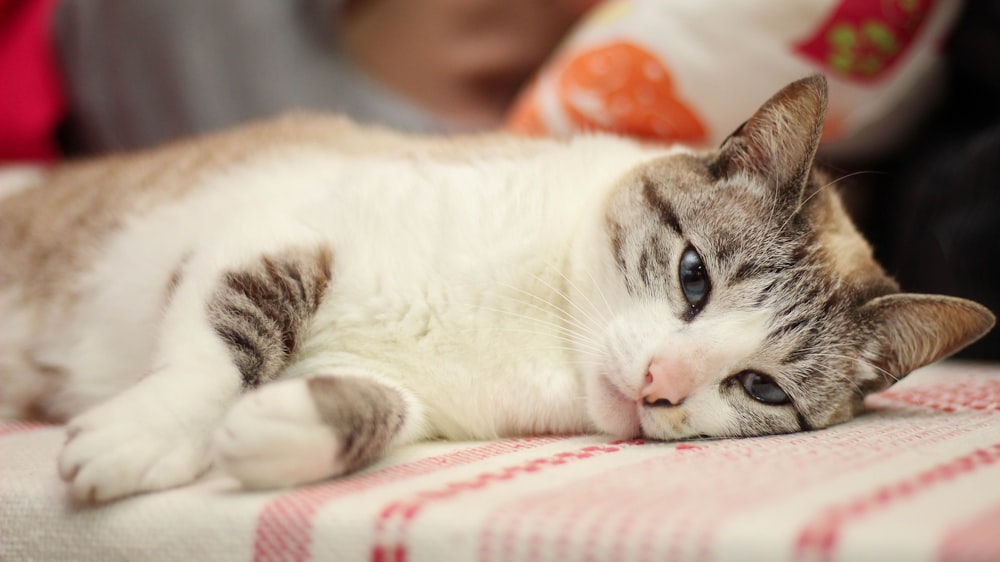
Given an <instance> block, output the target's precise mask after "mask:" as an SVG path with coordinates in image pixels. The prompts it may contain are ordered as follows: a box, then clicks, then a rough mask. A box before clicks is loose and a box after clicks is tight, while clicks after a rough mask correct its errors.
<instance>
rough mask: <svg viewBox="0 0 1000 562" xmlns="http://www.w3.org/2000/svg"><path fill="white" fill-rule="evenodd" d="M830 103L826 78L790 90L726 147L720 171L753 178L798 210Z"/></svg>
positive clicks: (814, 77)
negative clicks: (785, 195) (784, 197)
mask: <svg viewBox="0 0 1000 562" xmlns="http://www.w3.org/2000/svg"><path fill="white" fill-rule="evenodd" d="M826 102H827V87H826V78H825V77H824V76H823V75H821V74H815V75H812V76H809V77H807V78H803V79H801V80H798V81H796V82H792V83H791V84H789V85H788V86H785V87H784V88H782V89H781V91H779V92H778V93H777V94H775V95H774V96H773V97H772V98H771V99H769V100H767V102H765V103H764V105H762V106H761V107H760V109H758V110H757V112H756V113H755V114H754V116H753V117H751V118H750V119H749V120H748V121H747V122H746V123H744V124H743V125H740V127H739V128H738V129H736V131H735V132H734V133H733V134H732V135H730V136H729V138H727V139H726V140H725V142H723V143H722V147H721V148H720V149H719V156H718V159H717V160H716V162H715V168H716V170H717V172H718V173H719V174H720V175H721V176H723V177H725V176H730V175H734V174H738V173H740V172H743V173H748V174H750V175H752V176H755V177H756V178H757V179H758V180H759V181H760V180H763V181H764V183H765V184H767V185H768V186H769V187H771V188H773V189H776V190H780V191H781V192H783V193H786V194H787V195H788V196H789V197H790V198H791V199H792V203H793V204H795V206H798V203H799V202H800V201H801V198H802V192H803V189H804V187H805V185H806V180H807V179H808V178H809V171H810V169H811V168H812V162H813V157H814V156H815V155H816V149H817V148H818V147H819V139H820V135H821V133H822V132H823V118H824V116H825V114H826Z"/></svg>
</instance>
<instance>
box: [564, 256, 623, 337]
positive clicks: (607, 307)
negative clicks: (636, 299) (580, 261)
mask: <svg viewBox="0 0 1000 562" xmlns="http://www.w3.org/2000/svg"><path fill="white" fill-rule="evenodd" d="M553 269H554V270H555V272H556V273H558V274H559V276H560V277H562V278H563V279H565V280H566V284H567V286H569V288H570V289H572V290H574V291H576V293H578V294H579V295H580V296H581V297H583V300H585V301H586V302H587V304H588V305H590V308H591V309H592V310H593V311H594V314H596V315H597V318H596V320H599V321H600V322H601V323H602V324H603V323H605V322H606V321H607V319H608V318H609V317H610V316H611V315H612V308H611V304H610V303H609V302H608V299H607V298H606V297H605V296H604V291H602V290H601V289H600V285H598V284H597V281H596V280H594V276H593V275H592V274H591V272H590V270H589V269H588V270H585V271H586V273H587V277H589V278H590V281H591V283H593V285H594V287H596V288H597V290H598V294H599V295H600V297H601V300H602V301H603V302H604V312H602V311H601V310H600V309H599V308H598V307H597V305H596V304H595V303H594V301H593V300H591V299H590V297H588V296H587V294H586V293H584V292H583V290H582V289H580V287H578V286H577V284H576V283H575V282H574V281H573V280H572V279H570V278H569V276H568V275H566V274H565V273H563V272H562V270H561V269H560V268H558V267H554V268H553ZM567 300H569V299H567ZM570 302H574V301H572V300H570Z"/></svg>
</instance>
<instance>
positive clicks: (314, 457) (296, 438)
mask: <svg viewBox="0 0 1000 562" xmlns="http://www.w3.org/2000/svg"><path fill="white" fill-rule="evenodd" d="M214 448H215V463H216V465H217V466H218V467H220V468H221V469H222V470H223V471H225V472H226V473H228V474H230V475H231V476H233V477H235V478H236V479H237V480H239V481H240V482H241V483H243V485H244V486H246V487H248V488H279V487H285V486H294V485H297V484H304V483H307V482H314V481H317V480H322V479H324V478H329V477H331V476H336V475H339V474H342V473H343V472H344V471H345V467H344V466H343V463H342V461H341V460H340V450H341V444H340V443H339V441H338V440H337V439H336V437H335V436H334V433H333V431H332V430H331V428H330V426H329V425H327V424H326V423H324V422H323V420H322V419H321V418H320V416H319V413H318V412H317V410H316V406H315V404H314V402H313V400H312V397H311V395H310V392H309V389H308V385H307V382H306V380H305V379H291V380H286V381H281V382H275V383H271V384H267V385H264V386H262V387H260V388H259V389H257V390H256V391H254V392H252V393H250V394H248V395H246V396H244V397H243V398H242V399H241V400H240V401H239V402H237V403H236V405H235V406H233V407H232V408H231V409H230V411H229V413H228V414H227V415H226V418H225V420H224V421H223V423H222V425H221V426H220V427H219V429H218V431H217V432H216V435H215V445H214Z"/></svg>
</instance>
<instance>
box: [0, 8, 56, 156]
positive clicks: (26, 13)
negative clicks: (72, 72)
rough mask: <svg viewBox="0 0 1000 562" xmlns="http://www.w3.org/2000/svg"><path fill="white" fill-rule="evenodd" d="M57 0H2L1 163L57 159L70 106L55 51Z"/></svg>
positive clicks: (0, 40) (0, 20) (0, 39)
mask: <svg viewBox="0 0 1000 562" xmlns="http://www.w3.org/2000/svg"><path fill="white" fill-rule="evenodd" d="M55 4H56V1H55V0H0V162H10V161H26V160H36V161H38V160H52V159H54V158H56V157H57V156H58V155H59V150H58V147H57V145H56V141H55V131H56V127H57V126H58V125H59V122H60V121H61V120H62V118H63V116H64V114H65V109H66V102H65V96H64V93H63V88H62V83H61V80H60V78H59V67H58V63H57V61H56V57H55V53H54V50H53V48H52V36H51V21H52V11H53V9H54V8H55Z"/></svg>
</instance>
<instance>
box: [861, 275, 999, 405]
mask: <svg viewBox="0 0 1000 562" xmlns="http://www.w3.org/2000/svg"><path fill="white" fill-rule="evenodd" d="M861 313H862V315H863V317H864V318H866V319H868V320H870V321H871V326H872V330H873V332H874V333H872V334H871V335H872V336H873V337H872V341H873V342H874V345H875V348H874V354H875V357H866V358H865V359H867V360H869V361H872V363H873V364H874V365H875V366H876V367H878V368H879V369H884V370H885V374H886V375H891V380H890V377H889V376H885V377H880V379H881V380H880V381H879V382H878V383H876V384H875V385H873V388H871V390H872V391H878V390H882V389H884V388H886V387H888V386H889V385H890V384H892V383H893V382H895V380H898V379H901V378H903V377H905V376H906V375H908V374H910V372H912V371H914V370H916V369H918V368H920V367H923V366H924V365H928V364H930V363H933V362H935V361H937V360H939V359H944V358H945V357H947V356H949V355H951V354H952V353H955V352H957V351H959V350H961V349H962V348H963V347H965V346H967V345H969V344H970V343H972V342H974V341H976V340H978V339H979V338H981V337H982V336H984V335H986V333H987V332H989V331H990V329H991V328H993V325H994V323H995V322H996V318H995V317H994V316H993V313H992V312H990V311H989V309H987V308H986V307H984V306H982V305H980V304H978V303H975V302H972V301H970V300H966V299H960V298H956V297H946V296H940V295H920V294H913V293H896V294H892V295H886V296H882V297H878V298H875V299H872V300H871V301H869V302H868V303H866V304H865V305H864V306H862V307H861Z"/></svg>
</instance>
